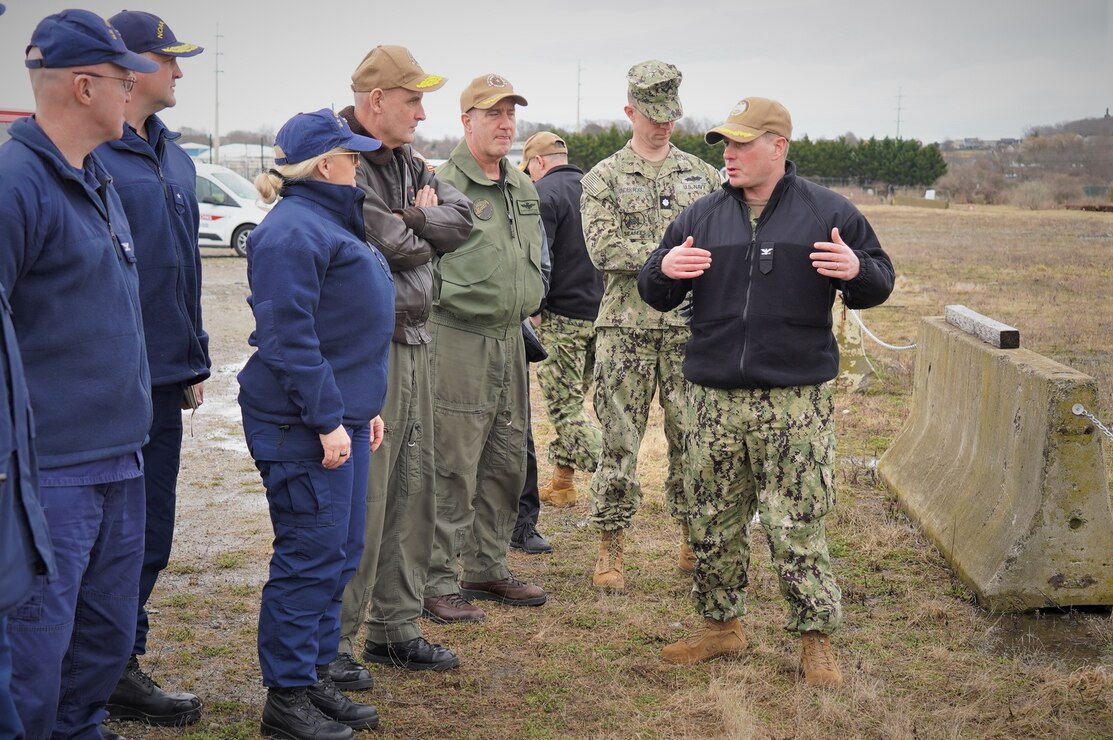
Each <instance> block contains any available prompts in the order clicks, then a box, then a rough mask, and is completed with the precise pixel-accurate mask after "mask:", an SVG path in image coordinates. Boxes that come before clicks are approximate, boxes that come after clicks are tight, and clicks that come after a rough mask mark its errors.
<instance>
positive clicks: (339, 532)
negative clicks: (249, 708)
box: [244, 416, 371, 688]
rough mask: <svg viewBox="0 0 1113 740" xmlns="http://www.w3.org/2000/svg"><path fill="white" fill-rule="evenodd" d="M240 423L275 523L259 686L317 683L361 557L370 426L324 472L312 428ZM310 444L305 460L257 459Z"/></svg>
mask: <svg viewBox="0 0 1113 740" xmlns="http://www.w3.org/2000/svg"><path fill="white" fill-rule="evenodd" d="M244 427H245V429H244V431H245V433H246V434H247V437H248V445H249V446H250V447H251V450H252V454H253V455H254V456H256V460H255V465H256V467H257V468H259V473H260V474H261V476H262V478H263V485H264V486H265V487H266V489H267V503H268V504H269V505H270V514H271V524H272V525H273V527H274V554H273V555H272V556H271V562H270V577H269V578H268V579H267V583H266V584H265V585H264V586H263V598H262V604H261V605H260V609H259V666H260V668H261V669H262V672H263V684H264V685H265V686H268V687H279V688H290V687H296V686H309V685H312V684H314V683H316V682H317V672H316V667H317V666H318V665H324V664H327V663H330V662H332V661H333V660H334V659H335V658H336V654H337V647H338V645H339V643H340V605H341V597H342V596H343V594H344V587H345V586H346V585H347V584H348V581H350V580H351V578H352V576H353V575H355V572H356V568H357V567H358V566H359V560H360V556H361V555H362V554H363V527H364V518H365V516H366V512H367V474H368V471H369V469H370V462H371V451H370V441H371V430H370V427H369V426H367V425H364V426H363V427H360V428H358V429H351V428H349V429H348V433H349V434H351V435H352V454H351V456H350V458H349V459H348V461H347V462H346V463H344V464H343V465H341V466H340V467H339V468H336V469H334V470H326V469H325V467H324V466H323V465H321V458H322V457H324V453H323V451H322V450H321V444H320V438H319V437H318V436H317V434H316V433H315V432H313V431H312V430H311V429H307V428H306V427H296V426H295V427H292V428H290V427H287V428H285V429H282V428H280V427H277V426H274V425H271V424H263V423H260V422H258V421H251V420H250V419H249V417H247V416H245V417H244ZM314 443H315V444H316V452H314V453H313V455H312V456H308V457H306V458H305V459H300V460H265V459H260V457H264V456H278V455H279V454H281V455H283V456H285V455H291V456H294V455H296V454H297V451H298V449H299V448H300V449H303V450H312V449H313V444H314ZM279 450H281V452H278V451H279ZM268 453H269V454H268Z"/></svg>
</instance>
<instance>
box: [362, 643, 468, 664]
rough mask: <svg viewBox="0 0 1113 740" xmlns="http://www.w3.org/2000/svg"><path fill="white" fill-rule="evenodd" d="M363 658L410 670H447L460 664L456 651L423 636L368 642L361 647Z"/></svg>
mask: <svg viewBox="0 0 1113 740" xmlns="http://www.w3.org/2000/svg"><path fill="white" fill-rule="evenodd" d="M363 659H364V660H368V661H371V662H372V663H380V664H382V665H395V666H398V667H399V668H405V669H407V670H410V671H424V670H432V671H447V670H451V669H453V668H455V667H456V666H458V665H460V659H459V658H458V657H456V653H454V652H452V651H451V650H449V649H448V648H446V647H442V646H440V645H434V644H433V643H431V642H429V641H428V640H426V639H425V638H424V637H415V638H414V639H412V640H406V641H405V642H369V643H367V645H366V647H364V648H363Z"/></svg>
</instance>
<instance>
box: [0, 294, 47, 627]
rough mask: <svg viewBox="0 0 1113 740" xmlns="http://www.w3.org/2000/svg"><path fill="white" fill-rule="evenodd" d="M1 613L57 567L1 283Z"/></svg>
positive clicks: (27, 402)
mask: <svg viewBox="0 0 1113 740" xmlns="http://www.w3.org/2000/svg"><path fill="white" fill-rule="evenodd" d="M0 304H2V306H0V323H2V324H3V326H2V328H0V476H2V477H0V563H3V564H4V567H3V568H0V617H4V616H6V615H8V614H9V613H11V612H12V611H13V610H14V609H15V607H17V606H19V604H20V603H21V602H22V601H23V600H24V599H25V598H26V597H27V595H28V594H29V593H30V592H31V588H32V587H33V586H34V584H35V576H38V575H46V576H48V577H50V578H53V576H54V575H55V574H56V573H57V570H58V569H57V566H56V564H55V562H54V550H53V549H52V547H51V543H50V531H49V529H48V528H47V524H46V516H45V515H44V513H43V507H42V504H41V503H40V502H39V465H38V462H36V459H35V432H34V429H33V428H32V418H31V399H30V398H29V397H28V395H27V383H26V381H25V379H24V373H23V361H22V360H21V359H20V357H19V344H18V343H17V341H16V336H15V325H14V324H12V317H11V313H12V309H11V306H10V304H9V303H8V297H7V295H6V294H5V292H4V287H3V286H0Z"/></svg>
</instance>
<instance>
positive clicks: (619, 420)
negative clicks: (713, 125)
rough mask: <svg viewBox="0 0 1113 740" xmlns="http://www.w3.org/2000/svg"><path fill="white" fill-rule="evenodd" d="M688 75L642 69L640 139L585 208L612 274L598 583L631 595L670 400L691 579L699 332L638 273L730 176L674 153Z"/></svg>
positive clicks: (675, 500) (634, 73)
mask: <svg viewBox="0 0 1113 740" xmlns="http://www.w3.org/2000/svg"><path fill="white" fill-rule="evenodd" d="M680 80H681V74H680V71H679V70H678V69H677V68H676V67H674V66H673V65H671V64H666V63H664V62H660V61H656V60H650V61H647V62H641V63H640V64H635V65H634V66H633V67H631V68H630V72H629V74H628V75H627V81H628V83H629V87H628V95H627V105H626V106H625V108H624V110H625V113H626V115H627V117H629V119H630V122H631V123H632V124H633V138H632V139H631V140H630V142H628V143H627V144H626V146H625V147H623V148H622V149H620V150H619V151H618V152H616V153H615V154H613V155H611V156H610V157H608V158H607V159H604V160H603V161H602V162H600V163H599V164H597V165H595V167H593V168H592V170H591V171H590V172H588V173H587V174H586V175H584V178H583V181H582V182H583V200H582V201H581V208H582V217H583V228H584V238H585V241H586V242H587V250H588V254H590V255H591V261H592V262H594V263H595V266H596V267H598V268H599V269H600V270H602V271H603V278H604V287H603V300H602V304H601V305H600V308H599V318H598V319H597V320H596V322H595V326H596V329H597V330H598V335H597V338H596V350H595V351H596V361H595V412H596V414H597V415H598V417H599V421H600V425H601V427H602V429H603V446H602V453H601V456H600V459H599V465H598V467H597V468H596V470H595V476H594V477H593V478H592V482H591V492H592V502H591V522H592V524H593V525H594V526H595V527H597V528H599V529H600V530H602V537H601V541H600V544H599V559H598V561H597V562H596V565H595V574H594V576H593V578H592V582H593V583H594V584H595V585H596V586H597V587H600V588H607V589H612V590H621V589H623V588H624V587H625V580H624V578H623V540H624V533H625V530H626V529H627V528H628V527H629V526H630V524H631V521H632V520H633V518H634V513H635V512H636V511H637V508H638V504H639V502H640V500H641V487H640V485H639V483H638V479H637V459H638V448H639V447H640V446H641V440H642V436H643V435H644V434H645V425H646V420H647V418H648V414H649V403H650V401H651V400H652V398H653V393H654V391H657V390H658V389H659V391H660V396H659V400H660V403H661V408H662V410H663V411H664V415H665V437H666V438H667V440H668V448H669V452H668V457H669V468H668V478H667V479H666V481H665V502H666V504H667V506H668V510H669V514H670V515H671V516H672V517H673V518H674V519H675V520H676V522H677V525H678V526H679V527H680V528H681V538H680V541H681V551H680V558H679V563H680V567H682V568H684V569H685V570H691V569H692V567H693V565H694V563H693V560H692V558H691V550H690V549H689V547H688V535H687V525H686V521H687V514H686V512H685V506H686V504H685V500H684V485H683V482H682V471H683V450H684V446H683V439H682V430H681V423H680V414H681V408H682V407H683V404H684V388H683V384H684V380H683V377H682V374H681V362H682V361H683V358H684V341H685V340H686V339H687V336H688V329H687V327H686V325H685V323H684V318H683V317H682V316H680V315H679V314H678V313H677V312H676V311H671V312H669V313H664V314H661V313H657V312H654V311H651V310H649V309H648V307H647V306H646V305H645V304H644V303H642V301H641V300H640V299H639V298H638V292H637V275H638V270H639V269H641V266H642V265H643V264H644V263H645V259H646V257H648V256H649V253H650V252H652V251H653V250H654V249H655V248H656V246H657V243H658V242H659V241H660V239H661V236H662V234H664V231H665V227H666V226H668V225H669V223H670V222H671V221H672V220H673V219H675V218H676V217H677V216H678V215H680V213H681V212H682V211H683V210H684V209H685V208H687V207H688V206H689V205H690V204H692V203H693V202H694V201H696V200H697V199H698V198H700V197H702V196H704V195H707V194H708V193H711V192H712V191H714V190H715V189H716V188H717V187H718V186H719V173H718V171H717V170H716V169H715V168H714V167H712V166H711V165H709V164H707V163H706V162H704V161H702V160H701V159H699V158H698V157H694V156H692V155H690V154H686V153H685V152H682V151H680V150H679V149H677V148H676V147H675V146H673V145H672V144H670V143H669V138H670V137H671V136H672V131H673V127H674V125H675V122H676V120H677V119H679V118H680V117H681V116H682V115H683V111H682V109H681V106H680V99H679V97H678V95H677V93H678V90H679V88H680Z"/></svg>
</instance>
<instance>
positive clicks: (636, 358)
mask: <svg viewBox="0 0 1113 740" xmlns="http://www.w3.org/2000/svg"><path fill="white" fill-rule="evenodd" d="M687 339H688V328H687V327H677V328H668V329H625V328H615V327H601V328H599V329H598V331H597V334H596V340H595V414H596V416H598V417H599V425H600V426H601V427H602V430H603V446H602V450H601V452H600V455H599V466H598V467H597V468H596V469H595V475H594V476H593V477H592V479H591V523H592V524H593V525H594V526H595V527H597V528H598V529H602V530H615V529H626V528H627V527H629V526H630V524H631V522H632V521H633V519H634V514H635V513H636V512H637V510H638V505H639V504H640V503H641V495H642V492H641V484H640V483H638V476H637V465H638V449H639V448H640V447H641V442H642V437H643V436H644V435H645V425H646V421H647V420H648V418H649V402H650V401H651V400H653V394H654V392H655V391H659V399H658V400H659V401H660V403H661V409H662V410H663V411H664V417H665V439H666V440H667V441H668V457H669V468H668V475H667V477H666V478H665V505H666V506H667V507H668V511H669V515H670V516H672V517H673V518H674V519H675V520H676V521H677V522H679V523H683V522H685V521H686V520H687V513H686V512H687V500H686V498H685V496H684V436H683V432H682V427H681V414H682V412H683V409H684V407H685V405H686V403H687V399H686V397H685V391H684V386H685V385H686V381H685V380H684V375H683V364H684V343H685V342H686V341H687Z"/></svg>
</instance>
